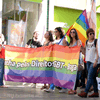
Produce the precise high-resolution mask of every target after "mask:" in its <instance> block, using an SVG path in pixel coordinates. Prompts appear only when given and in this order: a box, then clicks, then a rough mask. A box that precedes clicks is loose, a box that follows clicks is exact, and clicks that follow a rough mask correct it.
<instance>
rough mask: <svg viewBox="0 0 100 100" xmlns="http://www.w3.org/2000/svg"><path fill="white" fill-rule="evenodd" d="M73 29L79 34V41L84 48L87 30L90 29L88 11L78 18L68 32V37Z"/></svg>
mask: <svg viewBox="0 0 100 100" xmlns="http://www.w3.org/2000/svg"><path fill="white" fill-rule="evenodd" d="M72 28H75V29H76V31H77V32H78V36H79V39H80V40H81V41H82V44H83V46H84V45H85V42H86V40H87V36H86V30H87V29H88V28H89V23H88V19H87V14H86V10H84V11H83V12H82V14H81V15H80V16H79V17H78V18H77V20H76V22H75V23H74V24H73V25H72V26H71V27H70V28H69V30H68V31H67V32H66V34H67V35H68V36H69V34H70V30H71V29H72Z"/></svg>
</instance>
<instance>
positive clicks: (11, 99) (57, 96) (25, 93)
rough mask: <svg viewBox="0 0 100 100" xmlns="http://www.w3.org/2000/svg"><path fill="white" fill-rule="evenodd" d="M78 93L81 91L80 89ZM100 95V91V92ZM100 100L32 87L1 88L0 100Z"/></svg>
mask: <svg viewBox="0 0 100 100" xmlns="http://www.w3.org/2000/svg"><path fill="white" fill-rule="evenodd" d="M78 92H80V90H79V89H78ZM99 94H100V91H99ZM80 99H82V100H100V97H99V98H80V97H78V96H77V95H68V94H67V93H59V91H58V90H57V89H56V91H55V92H54V93H46V92H44V91H42V90H40V87H39V88H32V87H12V86H9V87H8V88H0V100H80Z"/></svg>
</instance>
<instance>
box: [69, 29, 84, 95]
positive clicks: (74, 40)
mask: <svg viewBox="0 0 100 100" xmlns="http://www.w3.org/2000/svg"><path fill="white" fill-rule="evenodd" d="M69 38H70V43H69V47H74V46H81V45H82V42H81V40H79V38H78V34H77V31H76V30H75V29H74V28H73V29H71V30H70V34H69ZM82 64H83V58H82V54H81V52H80V56H79V65H78V72H77V76H76V83H75V88H74V90H72V89H71V90H70V91H68V94H76V93H77V91H76V89H77V86H78V83H79V79H80V76H81V71H80V70H81V68H82V69H83V66H81V65H82ZM80 66H81V68H80Z"/></svg>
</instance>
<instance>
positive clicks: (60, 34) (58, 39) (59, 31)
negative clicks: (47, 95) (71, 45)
mask: <svg viewBox="0 0 100 100" xmlns="http://www.w3.org/2000/svg"><path fill="white" fill-rule="evenodd" d="M54 33H55V37H56V39H55V40H54V41H53V42H52V43H51V44H58V45H63V46H67V45H68V42H67V41H66V39H65V38H64V30H63V28H62V27H56V28H55V31H54ZM62 38H63V39H62ZM59 88H60V87H59ZM54 90H55V85H54V84H51V85H50V88H49V89H47V90H46V92H54ZM59 92H66V88H62V90H61V91H59Z"/></svg>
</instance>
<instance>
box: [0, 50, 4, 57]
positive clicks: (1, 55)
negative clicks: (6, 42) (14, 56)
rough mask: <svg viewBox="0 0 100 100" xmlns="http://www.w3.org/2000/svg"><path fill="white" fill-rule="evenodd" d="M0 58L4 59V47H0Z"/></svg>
mask: <svg viewBox="0 0 100 100" xmlns="http://www.w3.org/2000/svg"><path fill="white" fill-rule="evenodd" d="M0 58H3V59H5V49H4V48H2V50H1V52H0Z"/></svg>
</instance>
